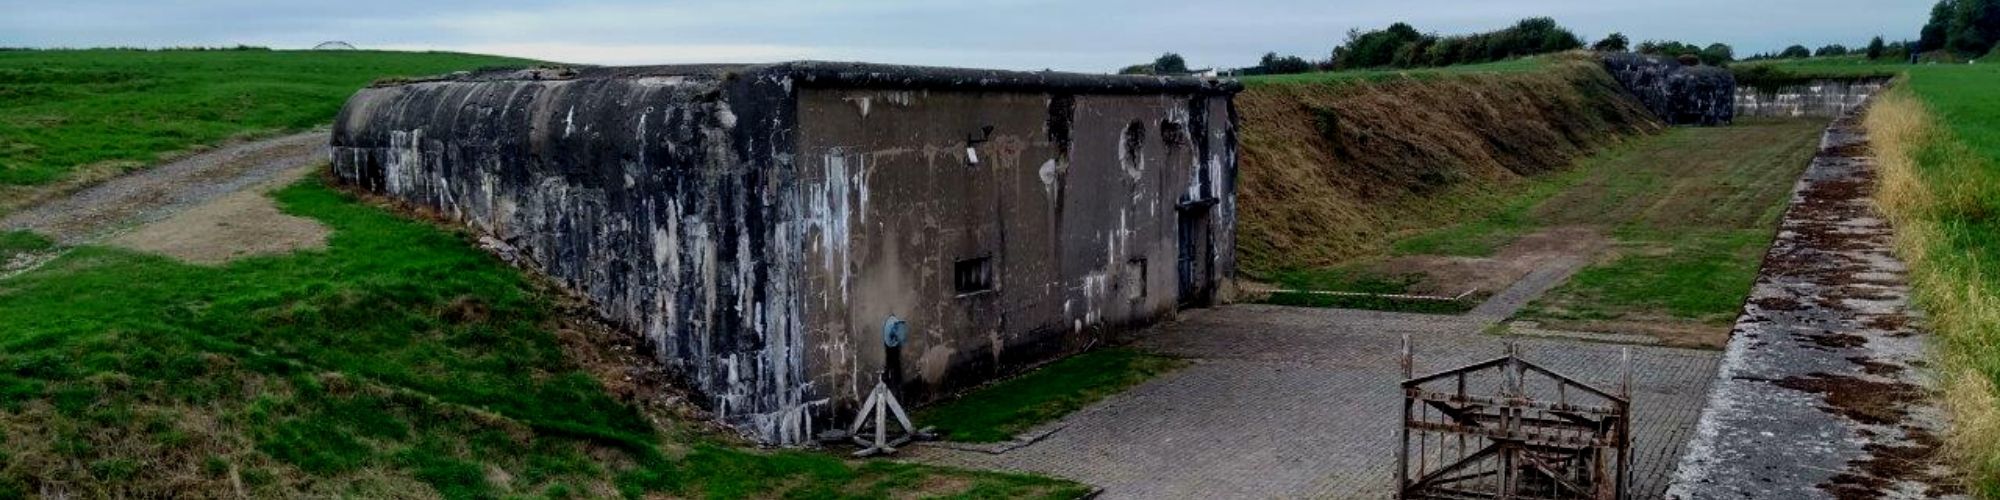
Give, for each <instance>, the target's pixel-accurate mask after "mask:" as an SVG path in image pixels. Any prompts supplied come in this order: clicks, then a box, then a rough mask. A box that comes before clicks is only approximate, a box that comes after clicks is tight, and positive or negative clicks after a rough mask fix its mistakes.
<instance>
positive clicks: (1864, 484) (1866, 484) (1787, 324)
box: [1670, 116, 1963, 500]
mask: <svg viewBox="0 0 2000 500" xmlns="http://www.w3.org/2000/svg"><path fill="white" fill-rule="evenodd" d="M1856 121H1857V118H1856V117H1852V116H1850V117H1849V118H1847V119H1843V120H1842V121H1840V122H1837V123H1836V124H1835V125H1834V126H1833V128H1831V129H1829V130H1828V131H1827V133H1826V136H1825V138H1824V139H1823V143H1822V145H1821V148H1820V153H1819V155H1818V156H1817V157H1815V158H1814V159H1813V162H1812V166H1811V167H1809V168H1808V169H1807V170H1806V175H1805V177H1804V179H1802V180H1800V181H1799V183H1798V184H1797V187H1796V189H1795V191H1794V194H1793V198H1792V204H1791V209H1790V210H1789V211H1788V212H1786V214H1785V218H1784V223H1783V229H1782V230H1781V232H1780V233H1779V235H1778V239H1777V241H1776V243H1774V244H1773V245H1772V246H1771V249H1770V251H1769V253H1768V254H1766V256H1765V261H1764V268H1763V271H1762V274H1761V276H1759V277H1758V279H1757V283H1756V285H1755V287H1754V288H1753V289H1752V291H1751V295H1750V301H1749V304H1748V305H1746V306H1745V307H1744V310H1743V314H1742V316H1741V317H1740V318H1739V319H1738V320H1737V322H1736V334H1735V336H1734V337H1733V338H1731V339H1730V341H1729V347H1728V350H1727V352H1726V353H1725V354H1724V357H1723V362H1722V368H1721V371H1720V373H1719V374H1718V376H1717V378H1716V381H1715V391H1714V393H1713V394H1711V395H1710V400H1709V404H1708V410H1707V411H1706V413H1704V414H1703V415H1702V420H1701V426H1700V428H1699V429H1700V431H1699V434H1698V435H1697V436H1696V438H1695V439H1694V441H1693V442H1691V443H1690V444H1689V452H1688V455H1687V457H1686V459H1685V460H1684V461H1683V462H1682V463H1681V468H1680V471H1679V473H1678V475H1677V476H1676V477H1675V479H1674V483H1673V489H1672V490H1671V492H1670V495H1671V496H1673V497H1675V498H1686V499H1707V498H1800V499H1809V498H1831V499H1839V500H1860V499H1901V498H1910V499H1915V498H1954V497H1962V496H1963V495H1962V494H1960V492H1958V491H1957V488H1956V487H1955V486H1954V485H1953V483H1952V482H1951V481H1950V480H1949V479H1947V478H1946V477H1944V476H1945V475H1946V474H1949V473H1950V469H1949V468H1947V467H1945V466H1943V465H1942V464H1941V463H1939V462H1938V460H1937V452H1938V449H1939V446H1940V445H1941V442H1940V439H1941V436H1943V426H1944V422H1943V412H1942V411H1941V410H1940V409H1939V408H1938V407H1937V406H1936V405H1935V403H1934V402H1933V401H1932V400H1931V398H1930V397H1929V395H1928V394H1927V393H1928V392H1929V389H1927V387H1929V386H1930V375H1929V374H1927V373H1926V372H1927V371H1928V370H1927V369H1926V367H1927V365H1926V364H1925V361H1924V359H1925V351H1926V350H1927V346H1926V345H1925V344H1926V343H1927V337H1928V335H1927V334H1926V333H1925V332H1923V331H1922V330H1921V329H1920V328H1919V327H1918V326H1917V325H1916V324H1915V322H1914V321H1913V318H1914V316H1915V314H1916V313H1915V312H1914V310H1913V309H1912V307H1911V305H1910V287H1909V283H1908V276H1907V272H1906V269H1905V268H1904V266H1903V263H1902V262H1901V261H1899V260H1897V259H1896V257H1895V254H1894V252H1893V248H1892V236H1893V235H1892V232H1891V228H1890V227H1889V224H1888V222H1887V221H1885V220H1883V219H1882V218H1881V217H1880V216H1878V215H1877V214H1876V213H1875V211H1874V209H1873V207H1872V205H1871V204H1870V202H1869V195H1870V194H1871V193H1872V192H1873V191H1874V189H1875V182H1876V179H1875V167H1874V162H1873V159H1872V158H1868V157H1866V156H1864V155H1865V154H1866V153H1865V149H1866V141H1867V138H1866V136H1864V135H1863V134H1862V132H1861V130H1860V128H1859V125H1858V124H1857V123H1856Z"/></svg>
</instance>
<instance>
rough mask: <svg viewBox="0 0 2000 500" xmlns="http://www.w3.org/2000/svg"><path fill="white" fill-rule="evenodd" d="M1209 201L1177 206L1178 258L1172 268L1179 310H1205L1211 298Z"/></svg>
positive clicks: (1212, 271) (1213, 271)
mask: <svg viewBox="0 0 2000 500" xmlns="http://www.w3.org/2000/svg"><path fill="white" fill-rule="evenodd" d="M1214 205H1215V203H1214V202H1213V200H1209V201H1203V202H1195V203H1188V204H1184V205H1182V206H1181V207H1180V252H1179V253H1180V257H1179V261H1178V262H1176V264H1175V268H1176V270H1177V271H1178V274H1179V275H1180V305H1181V307H1206V306H1208V305H1209V304H1211V303H1212V302H1213V301H1214V298H1215V286H1214V284H1215V268H1214V266H1212V265H1210V263H1211V262H1213V260H1212V259H1211V258H1210V257H1211V256H1212V255H1214V252H1215V244H1214V239H1213V238H1211V237H1210V234H1209V233H1210V231H1209V226H1210V223H1209V214H1210V213H1211V212H1213V210H1210V208H1211V207H1213V206H1214Z"/></svg>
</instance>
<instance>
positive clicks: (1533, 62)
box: [1238, 55, 1563, 85]
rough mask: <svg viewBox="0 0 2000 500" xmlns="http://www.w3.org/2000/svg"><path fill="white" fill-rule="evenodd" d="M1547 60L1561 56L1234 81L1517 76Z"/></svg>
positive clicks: (1247, 78)
mask: <svg viewBox="0 0 2000 500" xmlns="http://www.w3.org/2000/svg"><path fill="white" fill-rule="evenodd" d="M1551 57H1563V56H1562V55H1553V56H1547V55H1545V56H1534V57H1522V58H1516V59H1508V60H1505V61H1495V62H1490V63H1481V64H1461V65H1457V66H1445V67H1441V68H1411V69H1354V70H1345V71H1315V72H1311V73H1295V74H1289V75H1257V76H1246V77H1242V78H1239V79H1238V80H1241V81H1242V82H1243V84H1244V85H1271V84H1299V83H1324V82H1340V81H1367V80H1381V79H1387V78H1401V77H1411V78H1429V77H1434V76H1438V75H1453V74H1465V73H1521V72H1528V71H1535V70H1539V69H1542V68H1545V67H1547V66H1548V64H1549V58H1551Z"/></svg>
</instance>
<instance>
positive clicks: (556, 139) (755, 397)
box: [333, 76, 815, 442]
mask: <svg viewBox="0 0 2000 500" xmlns="http://www.w3.org/2000/svg"><path fill="white" fill-rule="evenodd" d="M781 84H782V82H767V81H744V80H737V81H734V82H727V83H726V82H724V81H722V80H721V79H717V78H709V77H699V76H693V77H659V78H645V79H618V78H593V79H574V80H533V79H512V78H508V79H494V80H491V81H472V82H427V83H415V84H410V85H400V86H389V87H380V88H371V89H367V90H363V91H361V92H360V93H359V94H356V95H355V96H354V97H353V99H351V100H350V101H349V102H348V104H347V106H346V107H345V108H344V109H343V110H342V112H341V115H340V117H339V119H338V120H337V121H336V125H335V129H334V137H333V143H334V146H335V152H334V172H335V174H336V175H337V176H338V177H340V178H341V179H344V180H346V181H348V182H352V183H355V184H357V185H359V186H361V187H364V188H366V189H369V190H373V191H377V192H381V193H383V194H386V195H389V196H393V197H397V198H401V199H403V200H406V201H409V202H412V203H416V204H418V205H422V206H427V207H432V208H435V209H437V210H439V211H441V212H442V213H444V214H446V215H448V216H450V217H452V218H454V219H457V220H459V221H462V222H464V223H466V224H467V225H469V226H471V227H472V228H474V229H476V230H478V231H479V232H482V233H485V234H488V235H491V236H492V237H494V238H497V239H499V240H501V241H504V242H506V244H508V245H511V246H512V247H514V248H515V249H518V251H519V254H520V255H521V257H522V258H523V260H524V261H525V262H523V263H522V264H523V265H525V266H528V267H532V268H534V269H537V270H539V271H541V272H543V273H545V274H547V275H548V276H551V277H553V278H555V279H557V280H559V281H560V282H562V283H563V284H565V285H567V286H568V287H570V288H571V289H573V290H576V291H578V292H581V293H582V294H583V295H585V296H587V297H589V298H590V299H592V301H593V302H594V303H595V305H596V307H597V309H598V311H599V312H600V313H601V314H603V315H604V316H605V317H606V318H607V319H609V320H611V321H612V322H613V323H615V324H617V325H619V326H622V327H625V328H628V329H631V330H633V331H637V332H642V333H643V334H644V335H645V337H646V338H647V339H649V340H650V341H651V343H652V344H653V345H654V346H655V347H656V348H657V349H658V356H659V357H660V358H661V359H662V360H665V361H666V362H667V363H669V364H670V365H671V366H672V367H673V368H676V369H678V370H680V371H681V372H682V373H683V375H684V377H685V378H686V379H687V380H688V382H689V384H690V385H691V386H692V387H693V388H694V389H696V390H697V391H699V392H701V393H703V394H705V395H707V396H708V397H709V399H710V403H711V405H710V406H711V407H712V408H713V410H714V411H715V413H716V414H717V415H719V416H721V417H722V418H724V419H725V420H727V421H730V422H732V423H734V424H736V425H739V426H741V427H743V428H745V430H746V432H750V433H752V434H756V435H761V436H774V437H775V440H778V441H786V442H790V441H796V440H797V439H798V436H801V435H802V434H800V433H801V432H802V431H803V430H804V429H807V428H810V427H811V424H810V422H805V421H802V419H805V418H808V417H809V416H810V413H809V412H806V411H803V410H804V409H805V408H806V407H807V406H808V405H810V404H812V402H813V400H814V399H815V398H814V397H813V395H812V391H810V389H809V388H808V387H807V386H806V378H807V377H806V374H805V367H804V362H803V359H804V354H805V351H806V343H805V339H804V332H803V329H802V326H803V325H801V324H800V323H799V322H798V321H797V319H798V318H799V317H800V316H801V312H800V311H799V308H800V304H801V302H800V301H799V300H798V298H797V296H796V294H797V290H798V286H799V284H800V283H801V282H802V280H801V277H800V276H799V272H800V270H801V268H802V265H801V263H802V262H803V261H802V260H801V259H802V254H801V252H800V249H799V245H798V242H799V241H801V240H803V239H804V235H805V233H806V229H807V228H805V227H803V225H802V224H803V222H804V221H803V219H802V218H801V217H800V214H801V213H802V212H801V210H802V206H801V204H800V201H799V200H798V198H797V196H795V195H791V196H788V195H790V194H793V193H796V189H797V188H796V184H797V180H796V178H795V175H794V172H793V171H792V169H791V168H789V163H790V155H789V152H788V151H789V149H790V148H791V146H792V143H791V142H790V141H789V140H784V137H783V136H782V135H781V134H777V133H776V132H779V131H783V130H788V129H789V128H790V125H789V121H790V120H791V119H792V117H791V109H790V107H789V105H788V103H787V102H785V101H781V100H773V99H770V98H768V97H763V96H765V95H767V94H769V95H777V96H782V95H783V94H782V93H768V92H761V91H760V89H759V87H764V86H774V85H781Z"/></svg>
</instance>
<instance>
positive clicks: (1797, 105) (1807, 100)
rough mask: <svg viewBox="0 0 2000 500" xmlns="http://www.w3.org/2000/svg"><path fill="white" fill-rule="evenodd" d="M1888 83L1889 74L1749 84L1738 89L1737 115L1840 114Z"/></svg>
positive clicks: (1860, 103)
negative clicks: (1858, 77)
mask: <svg viewBox="0 0 2000 500" xmlns="http://www.w3.org/2000/svg"><path fill="white" fill-rule="evenodd" d="M1888 85H1889V80H1888V79H1886V78H1860V79H1817V80H1811V81H1806V82H1799V83H1792V84H1774V85H1749V86H1744V87H1742V88H1741V89H1739V90H1737V92H1736V115H1737V116H1744V117H1817V118H1839V117H1842V116H1846V115H1847V112H1848V111H1850V110H1853V109H1855V108H1859V107H1861V105H1862V104H1863V103H1865V102H1867V101H1868V96H1872V95H1875V93H1876V92H1879V91H1881V90H1882V88H1883V87H1886V86H1888Z"/></svg>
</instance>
